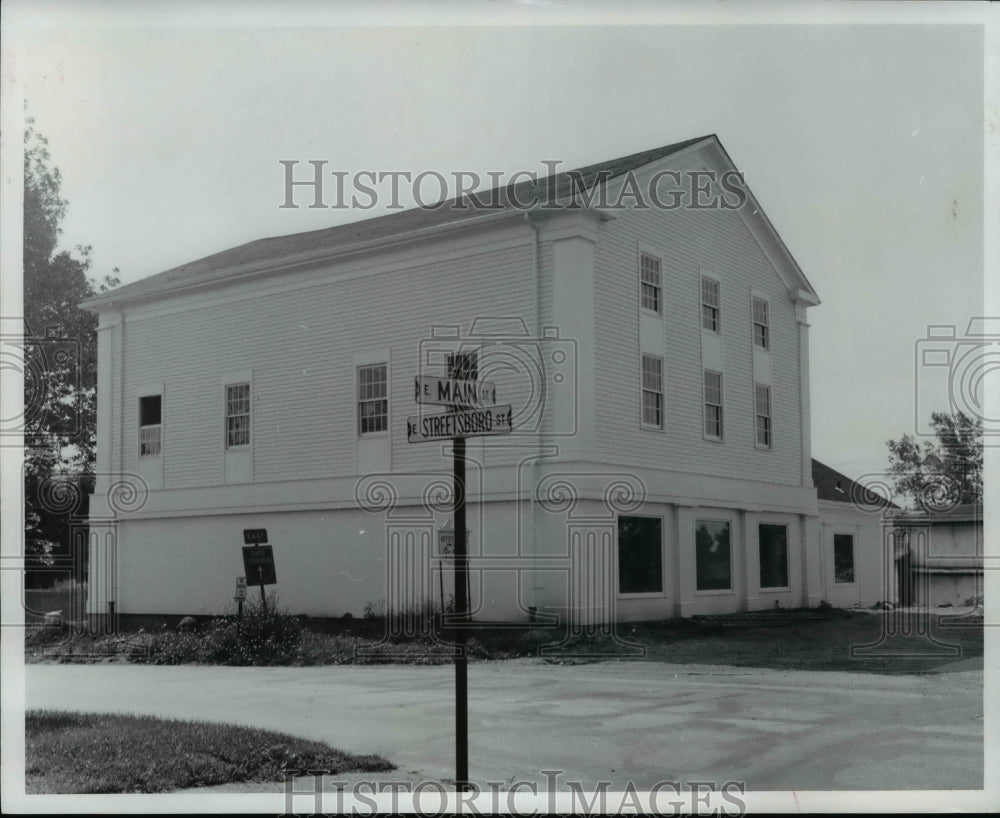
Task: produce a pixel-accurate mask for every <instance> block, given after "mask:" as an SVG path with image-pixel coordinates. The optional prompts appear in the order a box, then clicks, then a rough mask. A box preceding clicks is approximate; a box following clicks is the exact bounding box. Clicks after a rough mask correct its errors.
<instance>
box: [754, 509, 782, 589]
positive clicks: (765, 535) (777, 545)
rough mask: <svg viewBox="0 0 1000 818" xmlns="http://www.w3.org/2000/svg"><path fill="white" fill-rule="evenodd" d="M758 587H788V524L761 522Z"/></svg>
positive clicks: (759, 529)
mask: <svg viewBox="0 0 1000 818" xmlns="http://www.w3.org/2000/svg"><path fill="white" fill-rule="evenodd" d="M758 531H759V533H760V549H759V552H760V587H761V588H787V587H788V526H784V525H772V524H770V523H761V524H760V526H759V527H758Z"/></svg>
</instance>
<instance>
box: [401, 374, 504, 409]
mask: <svg viewBox="0 0 1000 818" xmlns="http://www.w3.org/2000/svg"><path fill="white" fill-rule="evenodd" d="M413 389H414V399H415V400H416V402H417V403H429V404H433V405H435V406H458V407H461V408H463V409H467V408H472V407H476V408H479V407H483V406H493V405H494V404H495V403H496V402H497V388H496V386H495V385H494V384H492V383H490V382H489V381H457V380H454V379H452V378H431V377H427V376H424V375H417V377H416V378H414V379H413Z"/></svg>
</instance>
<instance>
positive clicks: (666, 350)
mask: <svg viewBox="0 0 1000 818" xmlns="http://www.w3.org/2000/svg"><path fill="white" fill-rule="evenodd" d="M618 215H619V218H617V219H616V220H614V221H611V222H608V223H607V224H605V225H604V226H603V227H602V229H601V241H600V242H599V245H598V248H597V255H596V274H597V284H596V299H597V304H596V315H597V322H596V323H597V326H596V327H595V333H596V339H597V344H596V366H595V369H596V378H597V383H598V401H597V407H596V413H597V424H596V425H597V448H598V454H599V457H600V458H601V459H604V460H609V461H612V462H619V463H636V464H642V465H652V466H655V465H660V466H662V467H665V468H669V469H676V470H680V471H697V472H701V473H706V474H712V475H720V476H725V475H737V474H743V475H748V476H750V475H752V476H753V477H754V478H755V479H758V480H763V481H769V482H776V483H784V484H791V485H795V484H799V483H801V478H802V475H801V419H800V409H799V375H798V328H797V324H796V319H795V305H794V303H793V302H792V301H791V300H790V299H789V297H788V295H787V292H786V287H785V285H784V283H783V282H782V281H781V279H780V278H779V276H778V274H777V272H776V271H775V270H774V268H773V266H772V265H771V263H770V261H769V260H768V259H767V257H766V256H765V255H764V254H763V252H762V251H761V250H760V248H759V246H758V245H757V243H756V241H755V240H754V238H753V237H752V235H751V233H750V231H749V230H748V229H747V227H746V225H745V224H744V223H743V221H742V219H741V217H740V216H739V214H737V213H736V212H733V211H723V210H700V211H691V210H685V209H678V210H675V211H662V210H648V211H641V210H636V211H628V212H621V213H619V214H618ZM640 248H648V249H649V250H650V251H651V252H657V253H659V254H660V255H661V256H662V273H663V290H664V292H663V302H664V309H663V318H662V320H663V321H664V322H665V325H664V330H665V332H664V339H665V340H664V344H663V348H662V349H660V350H654V349H649V350H644V351H646V352H649V353H651V354H659V355H662V356H663V358H664V391H665V403H666V423H665V429H664V430H663V431H650V430H644V429H641V428H640V424H639V412H640V404H639V395H640V366H639V360H640V359H639V352H640V350H639V344H638V340H637V338H638V332H639V308H638V303H639V277H638V252H639V249H640ZM702 269H704V270H705V271H706V272H710V274H711V275H713V276H714V277H717V278H718V279H719V280H720V282H721V299H722V303H721V316H722V319H721V320H722V339H723V355H724V372H723V374H724V392H725V396H724V427H725V428H724V434H725V440H724V442H721V443H720V442H715V441H708V440H705V439H703V437H702V411H703V406H702V358H701V343H702V330H701V307H700V304H701V294H700V271H701V270H702ZM751 288H753V289H755V290H758V291H760V292H763V293H765V294H766V295H767V297H768V299H769V301H770V309H771V316H770V322H771V337H772V345H771V360H772V415H773V427H774V435H773V446H772V449H770V450H758V449H756V448H755V447H754V407H753V399H754V392H753V358H752V352H753V346H752V337H751V307H750V304H751V301H750V299H751V295H750V292H751Z"/></svg>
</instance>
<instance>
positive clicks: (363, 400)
mask: <svg viewBox="0 0 1000 818" xmlns="http://www.w3.org/2000/svg"><path fill="white" fill-rule="evenodd" d="M379 368H381V369H382V378H381V380H376V381H369V382H367V383H365V382H364V380H363V377H362V371H364V370H373V369H379ZM354 378H355V401H354V402H355V406H356V413H357V414H356V418H357V426H356V430H357V436H358V437H359V438H360V437H364V438H371V437H379V436H385V435H388V434H389V415H390V406H389V362H388V361H377V362H373V363H365V364H357V365H356V366H355V368H354ZM378 384H381V385H382V387H383V390H382V391H383V394H382V395H381V396H379V395H375V396H372V395H365V394H364V393H363V392H362V390H363V388H365V387H368V388H371V387H372V386H375V385H378ZM379 403H383V404H384V405H385V406H384V410H383V411H381V412H376V414H374V415H371V416H369V417H366V416H365V414H364V412H365V409H364V407H365V406H370V405H373V404H379ZM372 418H382V419H384V424H382V426H381V428H379V429H369V430H365V428H364V427H365V423H366V422H370V421H371V419H372Z"/></svg>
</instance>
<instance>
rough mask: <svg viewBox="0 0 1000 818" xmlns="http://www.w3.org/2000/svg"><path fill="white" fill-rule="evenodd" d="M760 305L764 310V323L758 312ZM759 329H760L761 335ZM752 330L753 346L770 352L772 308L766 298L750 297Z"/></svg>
mask: <svg viewBox="0 0 1000 818" xmlns="http://www.w3.org/2000/svg"><path fill="white" fill-rule="evenodd" d="M758 305H760V306H761V307H762V308H763V313H762V317H763V321H759V320H758V318H759V317H761V316H760V315H759V314H758V311H757V307H758ZM758 329H760V332H759V333H758ZM750 330H751V335H752V336H753V345H754V346H755V347H758V348H760V349H763V350H765V351H770V349H771V306H770V303H769V302H768V300H767V299H766V298H761V297H760V296H759V295H751V296H750Z"/></svg>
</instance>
